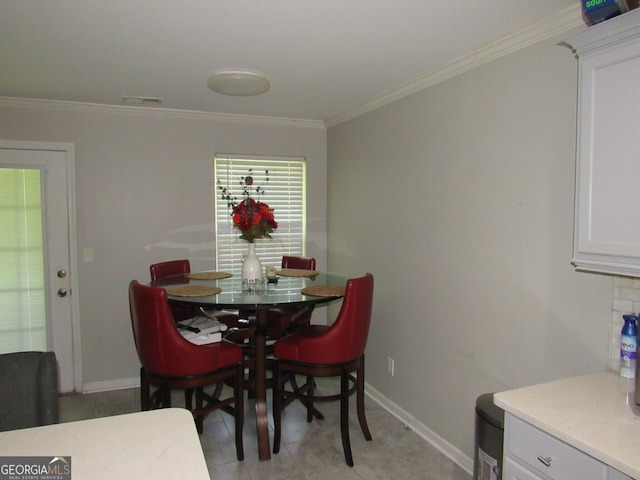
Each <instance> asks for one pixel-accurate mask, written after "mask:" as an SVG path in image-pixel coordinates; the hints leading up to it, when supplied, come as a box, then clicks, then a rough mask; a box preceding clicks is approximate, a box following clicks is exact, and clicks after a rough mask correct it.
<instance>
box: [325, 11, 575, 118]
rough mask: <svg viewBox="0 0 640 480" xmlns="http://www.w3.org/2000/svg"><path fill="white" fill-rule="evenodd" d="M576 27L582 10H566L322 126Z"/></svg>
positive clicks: (365, 110)
mask: <svg viewBox="0 0 640 480" xmlns="http://www.w3.org/2000/svg"><path fill="white" fill-rule="evenodd" d="M579 26H583V27H585V28H587V27H586V25H585V23H584V20H583V18H582V8H581V7H580V5H577V6H573V7H569V8H566V9H564V10H562V11H561V12H559V13H558V14H556V15H554V16H553V17H551V18H548V19H546V20H544V21H541V22H538V23H535V24H533V25H531V26H529V27H527V28H525V29H523V30H520V31H518V32H515V33H513V34H511V35H508V36H506V37H504V38H502V39H500V40H497V41H495V42H492V43H489V44H487V45H485V46H484V47H482V48H480V49H478V50H476V51H474V52H472V53H470V54H468V55H464V56H462V57H460V58H457V59H456V60H453V61H451V62H449V63H446V64H445V65H443V66H441V67H439V68H437V69H436V70H434V71H432V72H431V73H429V74H427V75H425V76H422V77H420V78H418V79H417V80H414V81H411V82H409V83H407V84H405V85H404V86H402V87H400V88H398V89H394V90H392V91H390V92H388V93H386V94H384V95H381V96H379V97H376V98H375V99H373V100H371V101H369V102H367V103H365V104H363V105H361V106H359V107H357V108H355V109H353V110H350V111H348V112H345V113H343V114H340V115H337V116H335V117H331V118H329V119H327V120H325V125H326V127H327V128H330V127H333V126H335V125H338V124H340V123H343V122H346V121H347V120H351V119H353V118H356V117H359V116H361V115H364V114H365V113H367V112H370V111H372V110H376V109H378V108H380V107H382V106H384V105H387V104H389V103H391V102H394V101H396V100H400V99H401V98H404V97H406V96H408V95H411V94H413V93H416V92H419V91H421V90H424V89H425V88H428V87H431V86H433V85H435V84H437V83H440V82H443V81H445V80H447V79H450V78H453V77H455V76H456V75H460V74H461V73H464V72H466V71H468V70H472V69H474V68H476V67H479V66H480V65H484V64H486V63H489V62H491V61H493V60H495V59H497V58H500V57H503V56H505V55H508V54H510V53H513V52H515V51H517V50H521V49H523V48H525V47H528V46H530V45H533V44H535V43H538V42H540V41H542V40H546V39H548V38H553V37H555V36H556V35H560V34H562V33H565V32H567V31H569V30H571V29H574V28H576V27H579Z"/></svg>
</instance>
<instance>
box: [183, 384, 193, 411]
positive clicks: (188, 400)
mask: <svg viewBox="0 0 640 480" xmlns="http://www.w3.org/2000/svg"><path fill="white" fill-rule="evenodd" d="M192 398H193V388H185V389H184V406H185V408H186V409H187V410H189V411H191V410H193V403H192Z"/></svg>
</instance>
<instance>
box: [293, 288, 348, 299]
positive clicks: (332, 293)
mask: <svg viewBox="0 0 640 480" xmlns="http://www.w3.org/2000/svg"><path fill="white" fill-rule="evenodd" d="M300 293H302V294H303V295H311V296H314V297H344V287H343V286H340V285H313V286H311V287H304V288H303V289H302V290H300Z"/></svg>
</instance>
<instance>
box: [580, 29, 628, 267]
mask: <svg viewBox="0 0 640 480" xmlns="http://www.w3.org/2000/svg"><path fill="white" fill-rule="evenodd" d="M578 112H579V115H578V147H577V148H578V151H577V159H578V161H577V170H576V175H577V189H576V224H575V239H574V258H573V263H574V264H575V265H576V267H577V268H578V269H582V270H591V271H601V272H608V273H619V274H630V275H633V276H640V134H639V133H640V115H639V114H638V112H640V39H635V40H632V41H628V42H625V43H622V44H617V45H615V46H610V47H609V48H606V49H602V50H597V51H594V52H592V53H589V54H586V55H585V56H583V57H581V58H580V62H579V105H578Z"/></svg>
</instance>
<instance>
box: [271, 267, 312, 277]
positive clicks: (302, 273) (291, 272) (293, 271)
mask: <svg viewBox="0 0 640 480" xmlns="http://www.w3.org/2000/svg"><path fill="white" fill-rule="evenodd" d="M318 273H320V272H317V271H316V270H303V269H301V268H283V269H282V270H278V271H277V272H276V275H280V276H281V277H315V276H316V275H318Z"/></svg>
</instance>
